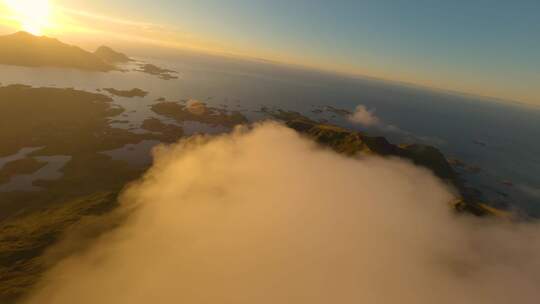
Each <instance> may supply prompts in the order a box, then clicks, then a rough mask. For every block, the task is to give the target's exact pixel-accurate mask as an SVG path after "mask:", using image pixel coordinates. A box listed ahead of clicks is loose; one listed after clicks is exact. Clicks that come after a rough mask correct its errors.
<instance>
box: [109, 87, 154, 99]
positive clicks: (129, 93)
mask: <svg viewBox="0 0 540 304" xmlns="http://www.w3.org/2000/svg"><path fill="white" fill-rule="evenodd" d="M103 90H104V91H106V92H109V93H110V94H111V95H114V96H118V97H129V98H133V97H146V95H148V92H146V91H144V90H141V89H139V88H134V89H131V90H117V89H113V88H105V89H103Z"/></svg>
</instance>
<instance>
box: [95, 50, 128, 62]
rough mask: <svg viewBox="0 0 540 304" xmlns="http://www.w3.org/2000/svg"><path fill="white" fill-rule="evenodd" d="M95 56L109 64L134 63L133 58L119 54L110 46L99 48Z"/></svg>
mask: <svg viewBox="0 0 540 304" xmlns="http://www.w3.org/2000/svg"><path fill="white" fill-rule="evenodd" d="M94 55H96V56H97V57H99V58H101V59H102V60H103V61H105V62H107V63H112V64H114V63H126V62H129V61H132V59H131V58H129V57H128V56H126V55H125V54H122V53H120V52H117V51H115V50H113V49H112V48H110V47H108V46H104V45H102V46H100V47H99V48H97V50H96V51H95V52H94Z"/></svg>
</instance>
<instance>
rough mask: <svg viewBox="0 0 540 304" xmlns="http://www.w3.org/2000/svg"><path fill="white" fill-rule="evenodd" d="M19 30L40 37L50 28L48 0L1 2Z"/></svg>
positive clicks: (11, 0)
mask: <svg viewBox="0 0 540 304" xmlns="http://www.w3.org/2000/svg"><path fill="white" fill-rule="evenodd" d="M3 1H4V4H5V5H6V6H7V8H8V9H9V11H10V14H11V15H12V18H13V19H14V20H15V21H16V22H17V23H18V24H19V26H20V29H21V30H23V31H27V32H29V33H31V34H34V35H38V36H41V35H43V34H44V31H45V30H46V29H47V28H49V27H50V26H51V20H50V19H51V4H50V2H49V1H48V0H3Z"/></svg>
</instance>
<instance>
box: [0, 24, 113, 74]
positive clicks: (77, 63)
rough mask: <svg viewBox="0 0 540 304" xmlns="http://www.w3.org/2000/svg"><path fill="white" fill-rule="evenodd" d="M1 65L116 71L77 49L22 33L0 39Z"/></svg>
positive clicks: (93, 56)
mask: <svg viewBox="0 0 540 304" xmlns="http://www.w3.org/2000/svg"><path fill="white" fill-rule="evenodd" d="M0 64H5V65H18V66H29V67H38V66H47V67H59V68H74V69H82V70H90V71H102V72H106V71H110V70H114V69H115V67H114V65H112V64H110V63H108V62H107V61H105V60H103V59H101V58H100V57H98V56H96V55H94V54H92V53H90V52H87V51H85V50H83V49H81V48H79V47H76V46H73V45H69V44H66V43H63V42H61V41H59V40H57V39H55V38H50V37H47V36H35V35H32V34H31V33H28V32H24V31H20V32H16V33H13V34H10V35H6V36H0Z"/></svg>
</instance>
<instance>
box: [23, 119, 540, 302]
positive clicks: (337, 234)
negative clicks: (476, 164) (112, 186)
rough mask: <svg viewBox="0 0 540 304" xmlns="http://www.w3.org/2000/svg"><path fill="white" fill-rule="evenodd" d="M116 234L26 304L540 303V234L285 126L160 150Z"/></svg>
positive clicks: (126, 201) (424, 175) (399, 164)
mask: <svg viewBox="0 0 540 304" xmlns="http://www.w3.org/2000/svg"><path fill="white" fill-rule="evenodd" d="M155 157H156V163H155V165H154V166H153V168H152V169H151V170H150V171H149V172H148V173H147V174H146V176H145V177H144V179H142V180H141V181H139V182H138V183H136V184H133V185H131V186H130V187H129V189H128V190H127V192H126V193H125V194H124V195H123V198H122V204H123V207H122V208H125V209H126V210H127V209H130V210H131V209H133V210H134V211H133V213H132V214H131V216H130V218H129V220H128V221H127V222H125V223H124V224H123V225H122V226H121V227H120V228H118V229H117V230H115V231H113V232H111V233H109V234H108V235H106V236H105V237H103V238H101V239H99V240H98V241H96V242H95V243H94V244H92V245H91V246H90V249H89V250H88V251H87V252H85V253H83V254H78V255H75V256H71V257H70V258H67V259H65V260H63V261H62V262H60V263H59V264H57V266H56V267H55V268H54V269H53V270H51V271H50V272H49V273H47V274H46V275H45V276H44V279H43V280H42V282H41V283H40V287H39V288H38V289H36V291H35V292H34V293H33V294H32V295H31V297H30V298H29V299H28V300H27V301H25V302H24V303H27V304H33V303H39V304H42V303H55V304H72V303H78V304H90V303H92V304H94V303H100V304H109V303H111V304H112V303H114V304H118V303H130V304H139V303H188V304H194V303H235V304H242V303H250V304H252V303H257V304H265V303H269V304H270V303H271V304H276V303H295V304H303V303H306V304H308V303H309V304H318V303H325V304H327V303H404V304H408V303H411V304H412V303H414V304H428V303H429V304H432V303H439V304H446V303H475V304H482V303H489V304H500V303H537V302H538V299H539V297H540V289H539V288H538V286H539V284H540V263H539V262H538V256H539V254H540V233H539V232H540V231H539V229H538V227H537V225H533V224H528V225H518V224H510V223H496V222H492V221H489V220H479V219H474V218H469V217H466V216H462V217H459V216H456V214H454V213H453V212H451V211H450V207H449V206H448V202H449V201H450V200H451V199H452V195H451V194H450V192H449V191H448V190H447V189H446V188H445V186H443V184H442V183H441V182H439V181H438V180H437V179H436V178H434V177H433V176H432V175H431V174H430V173H429V172H428V171H427V170H424V169H420V168H417V167H414V166H413V165H411V164H409V163H407V162H404V161H400V160H396V159H381V158H376V157H369V158H363V159H350V158H345V157H342V156H340V155H337V154H335V153H334V152H331V151H328V150H322V149H319V148H316V147H315V145H314V144H313V143H312V142H310V141H308V140H305V139H302V138H301V137H300V136H299V135H297V134H296V133H294V132H293V131H291V130H290V129H286V128H284V127H282V126H279V125H276V124H273V123H267V124H264V125H261V126H258V127H256V128H255V129H254V130H252V131H246V130H243V131H240V130H238V131H236V133H234V134H232V135H225V136H221V137H216V138H214V139H209V138H205V137H200V138H198V139H195V140H190V141H188V142H182V143H180V144H177V145H174V146H169V147H160V148H159V149H158V150H156V153H155Z"/></svg>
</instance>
